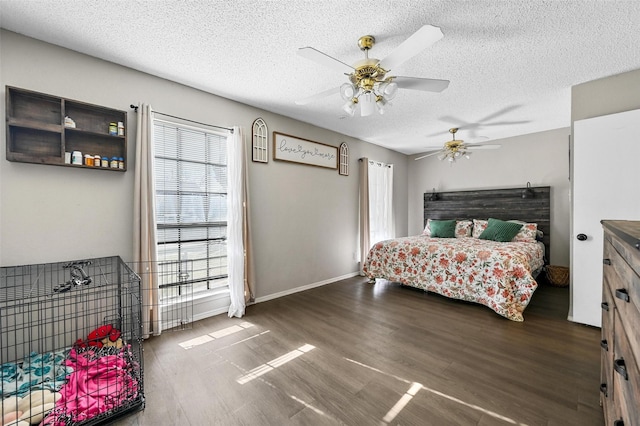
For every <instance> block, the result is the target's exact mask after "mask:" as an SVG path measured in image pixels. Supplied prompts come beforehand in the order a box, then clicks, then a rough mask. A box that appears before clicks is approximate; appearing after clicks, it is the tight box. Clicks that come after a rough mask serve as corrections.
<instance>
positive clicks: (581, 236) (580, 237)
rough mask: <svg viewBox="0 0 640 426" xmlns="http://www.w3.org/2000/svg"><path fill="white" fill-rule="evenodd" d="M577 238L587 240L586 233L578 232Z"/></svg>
mask: <svg viewBox="0 0 640 426" xmlns="http://www.w3.org/2000/svg"><path fill="white" fill-rule="evenodd" d="M576 238H577V239H578V241H587V236H586V235H585V234H578V235H577V236H576Z"/></svg>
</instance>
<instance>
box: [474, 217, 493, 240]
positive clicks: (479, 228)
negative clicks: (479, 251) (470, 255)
mask: <svg viewBox="0 0 640 426" xmlns="http://www.w3.org/2000/svg"><path fill="white" fill-rule="evenodd" d="M488 224H489V221H487V220H481V219H473V232H472V233H471V236H472V237H473V238H480V234H482V232H483V231H484V230H485V229H487V225H488Z"/></svg>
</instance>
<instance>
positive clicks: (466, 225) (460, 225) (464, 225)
mask: <svg viewBox="0 0 640 426" xmlns="http://www.w3.org/2000/svg"><path fill="white" fill-rule="evenodd" d="M430 223H431V219H427V225H426V226H425V227H424V230H423V231H422V235H424V236H425V237H430V236H431V228H430V227H429V224H430ZM472 228H473V222H471V221H470V220H458V221H456V238H464V237H470V236H471V229H472Z"/></svg>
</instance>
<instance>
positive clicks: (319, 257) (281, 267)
mask: <svg viewBox="0 0 640 426" xmlns="http://www.w3.org/2000/svg"><path fill="white" fill-rule="evenodd" d="M0 82H1V84H2V87H1V89H0V90H1V91H2V97H3V98H4V95H5V85H10V86H16V87H21V88H25V89H30V90H35V91H38V92H44V93H48V94H51V95H55V96H61V97H65V98H70V99H75V100H79V101H84V102H89V103H93V104H98V105H104V106H107V107H110V108H116V109H121V110H128V111H131V110H129V105H130V104H131V103H134V104H135V103H138V102H148V103H150V104H151V105H152V106H153V107H154V108H155V109H156V110H158V111H161V112H165V113H168V114H172V115H177V116H181V117H187V118H190V119H192V120H196V121H201V122H206V123H213V124H217V125H222V126H227V127H230V126H233V125H239V126H242V127H243V128H244V129H245V137H246V138H247V142H249V141H248V139H249V136H250V134H251V125H252V123H253V121H254V120H255V119H256V118H257V117H262V118H263V119H264V120H265V121H266V123H267V125H268V126H269V131H270V132H272V131H278V132H282V133H286V134H290V135H295V136H299V137H303V138H306V139H310V140H314V141H318V142H323V143H326V144H330V145H334V146H338V145H339V144H340V143H341V142H343V141H344V142H347V144H348V145H349V148H350V154H351V155H350V168H351V173H350V175H349V176H348V177H344V176H340V175H338V173H337V171H334V170H328V169H321V168H317V167H310V166H303V165H298V164H290V163H283V162H275V161H273V160H270V161H269V163H268V164H261V163H252V162H249V180H250V203H251V208H252V212H251V227H252V230H253V243H254V254H255V266H256V281H257V282H256V295H257V296H258V297H262V298H264V297H267V296H269V295H277V294H284V293H287V292H291V291H295V289H296V288H297V287H303V286H310V285H314V284H317V283H323V282H326V281H328V280H332V279H334V278H337V277H343V276H348V275H350V274H355V273H356V272H357V271H358V264H357V261H356V260H354V256H353V254H354V253H355V252H356V251H357V244H358V178H357V170H358V161H357V159H358V158H359V157H362V156H367V157H369V158H371V159H375V160H379V161H383V162H387V163H393V164H394V165H395V168H394V170H395V176H394V214H395V218H396V234H397V235H398V236H403V235H407V205H408V203H407V156H405V155H404V154H400V153H397V152H394V151H390V150H388V149H384V148H381V147H378V146H375V145H371V144H367V143H364V142H362V141H360V140H356V139H353V138H349V137H345V136H343V135H340V134H338V133H335V132H331V131H328V130H324V129H320V128H317V127H313V126H310V125H308V124H305V123H301V122H298V121H295V120H291V119H288V118H285V117H282V116H279V115H276V114H272V113H269V112H266V111H262V110H259V109H256V108H253V107H249V106H247V105H243V104H239V103H236V102H233V101H229V100H227V99H224V98H220V97H217V96H214V95H211V94H207V93H204V92H202V91H199V90H195V89H192V88H189V87H186V86H183V85H180V84H177V83H173V82H171V81H167V80H163V79H160V78H157V77H153V76H150V75H148V74H144V73H141V72H138V71H134V70H132V69H129V68H125V67H122V66H119V65H115V64H113V63H109V62H105V61H102V60H100V59H96V58H93V57H89V56H86V55H82V54H79V53H77V52H73V51H70V50H67V49H63V48H60V47H56V46H53V45H50V44H47V43H43V42H40V41H37V40H34V39H31V38H27V37H23V36H21V35H18V34H15V33H12V32H8V31H5V30H1V31H0ZM0 115H2V116H3V117H4V116H5V106H4V102H2V110H1V111H0ZM135 119H136V116H135V113H133V112H132V111H131V112H130V113H129V114H128V117H127V134H128V135H129V139H128V144H129V145H128V171H127V172H126V173H110V172H101V171H96V170H86V169H72V168H65V167H56V166H42V165H34V164H26V163H14V162H8V161H7V160H6V157H5V155H4V153H3V154H2V155H1V157H2V158H1V159H0V234H1V235H2V237H1V241H0V265H2V266H8V265H18V264H31V263H41V262H53V261H64V260H70V259H78V258H87V257H98V256H108V255H120V256H121V257H122V258H123V259H125V260H130V259H131V258H132V242H131V233H132V226H133V220H132V215H133V213H132V211H133V178H134V170H133V164H134V158H133V157H134V137H133V136H134V135H135ZM1 133H2V136H1V138H2V139H1V141H2V147H1V149H2V151H3V152H4V150H5V143H6V131H5V130H4V129H3V131H2V132H1Z"/></svg>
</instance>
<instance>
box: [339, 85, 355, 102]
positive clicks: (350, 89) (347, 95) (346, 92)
mask: <svg viewBox="0 0 640 426" xmlns="http://www.w3.org/2000/svg"><path fill="white" fill-rule="evenodd" d="M356 93H357V91H356V87H355V86H354V85H353V84H349V83H344V84H343V85H342V86H340V96H342V99H344V100H345V101H348V100H351V99H352V98H353V97H354V96H355V95H356Z"/></svg>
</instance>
